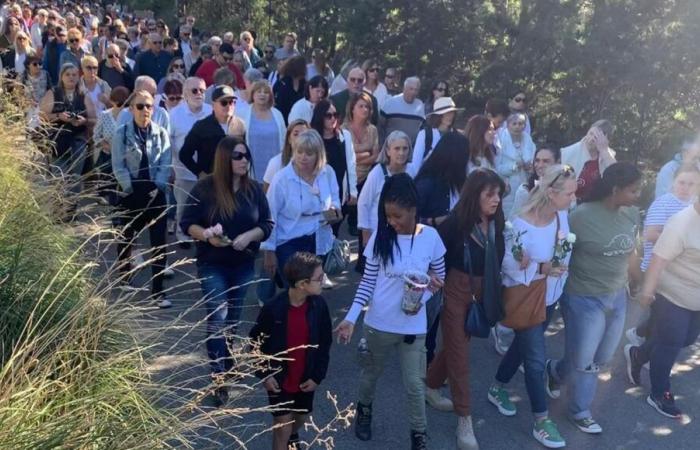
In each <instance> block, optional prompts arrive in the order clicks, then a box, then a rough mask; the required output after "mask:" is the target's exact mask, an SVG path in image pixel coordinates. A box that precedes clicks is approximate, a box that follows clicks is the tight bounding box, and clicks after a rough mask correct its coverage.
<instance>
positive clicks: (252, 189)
mask: <svg viewBox="0 0 700 450" xmlns="http://www.w3.org/2000/svg"><path fill="white" fill-rule="evenodd" d="M252 158H253V156H252V155H251V152H250V149H249V148H248V146H247V145H246V143H245V142H244V141H243V140H241V139H238V138H234V137H231V136H227V137H225V138H223V139H222V140H221V141H220V142H219V144H218V145H217V147H216V153H215V155H214V171H213V172H212V174H211V175H208V176H206V177H204V178H202V179H200V180H199V181H198V182H197V184H195V186H194V188H193V189H192V191H190V200H189V201H188V206H187V207H186V209H185V212H184V213H183V216H182V219H181V221H180V227H181V228H182V231H184V232H185V233H187V234H188V235H190V236H191V237H192V238H193V239H194V240H195V243H196V248H197V254H196V258H197V272H198V277H199V278H200V279H201V280H202V298H203V300H204V302H205V304H206V307H207V340H206V345H207V353H208V354H209V360H210V365H211V375H212V377H213V378H214V382H215V383H217V384H218V386H217V390H216V392H215V394H216V395H215V401H216V402H217V403H218V404H217V406H220V405H222V404H224V403H225V402H226V399H227V393H226V388H225V387H223V386H222V384H223V382H224V379H223V377H224V375H225V374H226V372H228V371H229V370H231V368H232V367H233V361H232V360H231V358H230V353H229V341H230V339H231V338H232V337H233V336H234V335H235V334H236V330H237V327H238V324H239V321H240V318H241V311H242V307H243V300H244V299H245V295H246V291H247V289H248V288H247V286H246V284H247V283H248V282H249V281H251V280H252V279H253V274H254V273H255V258H256V255H257V253H258V250H259V247H260V242H261V241H264V240H265V239H267V238H268V237H269V236H270V233H271V232H272V227H273V225H274V222H273V221H272V219H271V217H270V208H269V207H268V203H267V199H266V198H265V193H264V192H263V190H262V186H261V185H260V184H259V183H258V182H257V181H255V180H254V179H253V178H252V177H251V176H250V175H251V174H250V169H251V166H252V164H251V161H252ZM219 383H220V384H219Z"/></svg>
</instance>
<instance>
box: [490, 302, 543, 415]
mask: <svg viewBox="0 0 700 450" xmlns="http://www.w3.org/2000/svg"><path fill="white" fill-rule="evenodd" d="M555 307H556V303H555V304H553V305H550V306H548V307H547V318H546V319H545V321H544V322H543V323H542V324H540V325H537V326H534V327H530V328H528V329H525V330H513V331H514V332H515V338H514V339H513V342H512V343H511V344H510V347H508V351H507V352H506V354H505V355H504V356H503V359H502V360H501V364H500V365H499V366H498V371H497V372H496V381H498V382H499V383H503V384H506V383H508V382H510V380H511V379H512V378H513V375H515V373H516V372H517V371H518V367H519V366H520V364H521V363H522V364H523V365H524V367H525V387H526V389H527V395H528V397H530V407H531V409H532V413H533V414H534V415H535V416H536V417H543V416H546V415H547V394H546V392H545V390H544V364H545V362H546V358H547V350H546V346H545V339H544V333H545V331H546V330H547V327H548V326H549V321H550V320H551V319H552V314H553V313H554V309H555Z"/></svg>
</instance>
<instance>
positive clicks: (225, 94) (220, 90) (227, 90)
mask: <svg viewBox="0 0 700 450" xmlns="http://www.w3.org/2000/svg"><path fill="white" fill-rule="evenodd" d="M222 98H238V97H236V93H235V92H233V89H231V87H230V86H226V85H221V86H217V87H215V88H214V92H212V94H211V99H212V101H214V102H215V101H218V100H220V99H222Z"/></svg>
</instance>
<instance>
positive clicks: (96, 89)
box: [80, 55, 112, 114]
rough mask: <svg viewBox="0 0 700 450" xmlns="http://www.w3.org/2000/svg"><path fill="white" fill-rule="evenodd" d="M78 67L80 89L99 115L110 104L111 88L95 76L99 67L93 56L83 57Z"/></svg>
mask: <svg viewBox="0 0 700 450" xmlns="http://www.w3.org/2000/svg"><path fill="white" fill-rule="evenodd" d="M80 65H81V68H82V72H83V76H82V77H81V80H80V87H81V88H82V89H83V91H85V94H86V95H87V96H88V97H90V100H91V101H92V104H93V105H94V106H95V113H96V114H100V113H101V112H102V111H104V110H105V108H106V107H107V106H108V105H109V104H110V101H109V93H110V92H111V91H112V88H111V87H110V86H109V84H107V82H106V81H105V80H102V79H100V78H99V77H98V76H97V70H98V68H99V66H98V64H97V59H96V58H95V57H94V56H91V55H86V56H84V57H83V59H82V60H81V61H80Z"/></svg>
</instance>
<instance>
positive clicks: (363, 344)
mask: <svg viewBox="0 0 700 450" xmlns="http://www.w3.org/2000/svg"><path fill="white" fill-rule="evenodd" d="M357 361H358V363H359V364H360V366H361V367H367V366H369V365H370V364H371V363H372V352H371V351H370V350H369V347H367V339H365V338H362V339H360V342H359V343H358V344H357Z"/></svg>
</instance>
